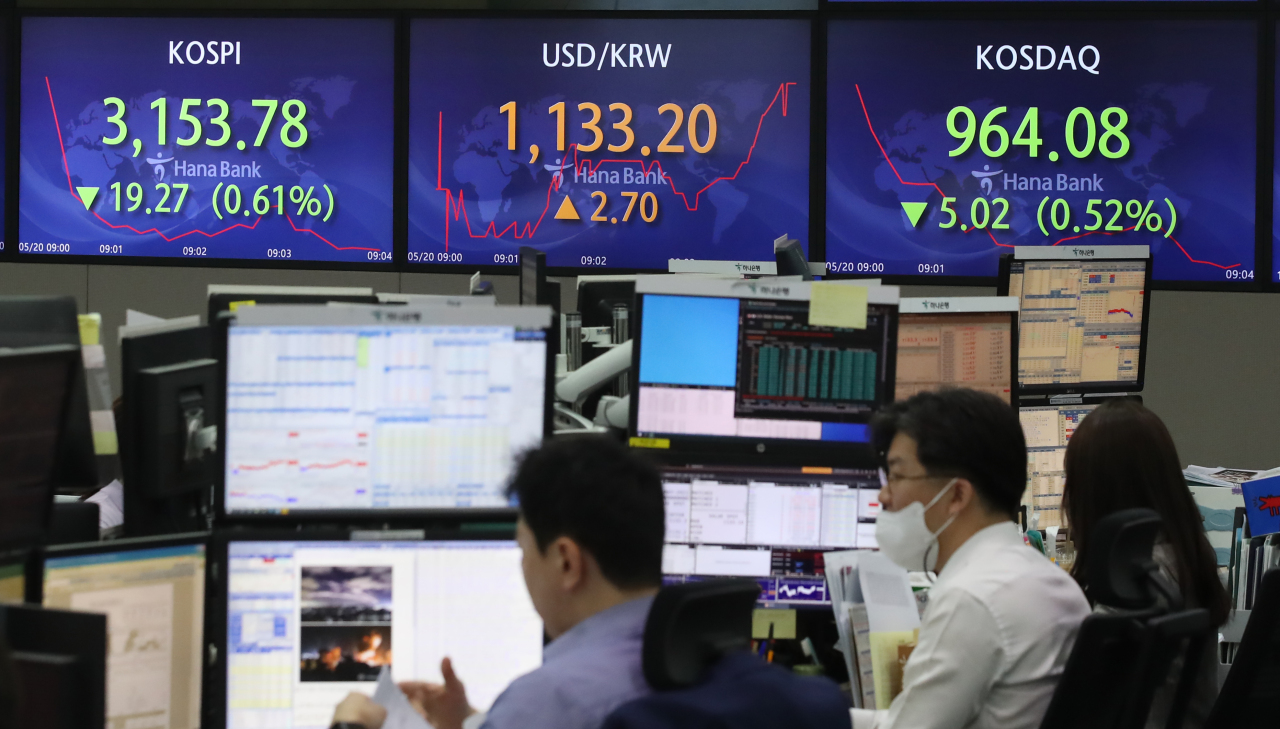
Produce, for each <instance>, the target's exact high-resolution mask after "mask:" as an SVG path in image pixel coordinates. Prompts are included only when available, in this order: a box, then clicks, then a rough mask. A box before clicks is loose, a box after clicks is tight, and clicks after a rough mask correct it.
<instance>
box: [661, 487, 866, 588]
mask: <svg viewBox="0 0 1280 729" xmlns="http://www.w3.org/2000/svg"><path fill="white" fill-rule="evenodd" d="M662 489H663V493H664V496H665V502H666V515H667V516H666V519H667V529H666V546H665V547H664V549H663V552H662V571H663V574H664V575H665V579H666V581H667V582H680V581H684V580H697V579H705V578H708V577H754V578H756V579H757V580H759V581H760V585H761V599H762V600H763V601H766V602H778V603H788V602H790V603H796V604H801V605H804V604H819V605H820V604H826V603H828V602H829V601H828V598H827V593H826V586H825V585H824V583H823V574H824V567H823V557H822V554H823V552H829V551H832V550H841V549H871V548H875V547H876V537H875V519H876V516H877V515H878V514H879V513H880V503H879V493H880V480H879V476H878V474H877V472H876V471H875V470H872V469H861V470H854V469H839V468H822V467H810V468H801V467H787V468H767V467H759V468H746V467H734V466H694V467H671V468H666V469H664V470H663V473H662Z"/></svg>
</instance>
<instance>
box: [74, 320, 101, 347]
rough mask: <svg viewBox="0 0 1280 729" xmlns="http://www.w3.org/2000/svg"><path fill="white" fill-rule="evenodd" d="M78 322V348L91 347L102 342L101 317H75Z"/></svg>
mask: <svg viewBox="0 0 1280 729" xmlns="http://www.w3.org/2000/svg"><path fill="white" fill-rule="evenodd" d="M76 318H77V319H78V320H79V322H80V346H82V347H92V346H93V345H95V344H100V343H101V341H102V338H101V331H102V315H101V314H81V315H80V316H78V317H76Z"/></svg>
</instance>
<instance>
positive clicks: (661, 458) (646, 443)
mask: <svg viewBox="0 0 1280 729" xmlns="http://www.w3.org/2000/svg"><path fill="white" fill-rule="evenodd" d="M667 278H668V277H649V278H648V279H647V281H648V283H649V284H650V285H649V286H646V279H641V280H638V281H637V283H636V286H637V288H636V297H635V304H634V307H633V310H632V313H631V328H632V346H631V368H630V372H629V375H628V378H629V385H630V391H631V393H632V394H633V403H632V406H631V407H630V408H629V413H628V424H627V435H628V437H629V440H630V443H631V446H632V447H633V448H636V447H639V448H645V449H649V450H650V451H651V455H652V457H653V458H654V459H655V460H656V461H657V462H659V463H661V464H664V465H673V466H674V465H678V464H681V463H685V464H688V463H700V462H709V463H714V462H717V461H719V462H723V461H724V460H725V459H727V458H730V459H733V460H734V461H735V462H737V463H740V464H742V465H759V466H768V465H779V466H791V465H795V464H797V463H802V464H808V465H811V466H819V467H831V468H875V467H876V466H877V465H878V464H879V457H878V455H877V454H876V452H875V447H874V445H873V444H872V443H870V442H867V443H857V442H848V441H822V440H793V439H786V438H741V437H737V436H721V435H684V434H675V433H672V434H661V435H654V436H640V435H639V433H638V428H637V426H638V421H639V412H640V407H639V394H640V352H641V350H642V348H643V342H644V331H643V330H644V327H643V325H642V322H643V320H644V298H645V296H647V295H660V296H665V295H670V296H701V297H710V298H738V299H744V298H756V297H752V296H743V295H741V294H742V293H743V292H744V291H751V290H752V289H754V287H755V286H757V285H768V281H767V280H757V281H733V280H725V279H688V280H685V279H681V278H680V277H674V276H672V277H670V278H672V279H673V280H672V281H667V280H665V279H667ZM784 285H791V284H790V282H788V284H784ZM800 285H803V286H806V287H807V286H808V285H809V284H807V283H803V284H800ZM734 288H740V289H741V290H740V291H738V292H737V294H739V295H733V293H734V292H732V291H731V290H732V289H734ZM868 288H871V289H876V288H880V289H884V288H892V289H893V290H894V291H895V292H896V287H868ZM645 289H656V290H645ZM668 289H669V290H668ZM885 293H886V294H887V293H888V292H885ZM881 295H882V296H883V295H884V294H881ZM806 298H807V296H806ZM876 299H877V296H876V295H871V296H869V300H870V303H872V304H879V305H883V306H888V307H890V314H889V322H888V324H887V328H888V332H887V334H888V337H889V341H890V346H889V355H888V356H887V357H886V367H887V370H886V375H887V376H886V378H885V399H884V401H883V402H878V403H876V405H875V407H874V409H873V412H874V411H875V410H879V409H882V408H884V407H886V406H887V405H889V404H890V403H892V402H893V392H894V385H895V378H896V375H897V365H898V362H897V359H898V347H897V341H898V339H897V338H898V297H897V296H896V295H894V296H892V299H893V301H892V303H882V301H877V300H876ZM766 300H767V299H766ZM868 421H870V417H868Z"/></svg>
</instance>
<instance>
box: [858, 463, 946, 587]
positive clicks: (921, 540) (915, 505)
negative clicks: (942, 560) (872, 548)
mask: <svg viewBox="0 0 1280 729" xmlns="http://www.w3.org/2000/svg"><path fill="white" fill-rule="evenodd" d="M957 480H959V479H954V478H953V479H951V480H950V481H949V482H947V485H946V486H945V487H944V488H943V489H942V490H941V491H939V492H938V495H937V496H935V497H933V500H932V501H930V502H929V503H928V504H922V503H920V502H919V501H913V502H911V503H910V504H907V505H906V506H904V507H902V508H901V509H898V510H897V511H881V512H880V514H879V515H878V516H877V517H876V542H877V543H878V544H879V546H880V551H881V552H883V553H884V556H886V557H888V558H889V559H890V560H892V561H893V562H894V563H895V564H897V565H898V566H899V567H902V568H903V569H905V570H924V571H925V572H933V570H934V567H936V566H937V565H938V550H937V548H936V547H937V544H938V535H939V534H941V533H942V532H944V531H946V529H947V527H949V526H951V522H953V521H955V520H956V516H958V514H953V515H952V516H951V518H950V519H947V521H946V523H945V524H943V525H942V528H941V529H939V530H938V531H936V532H931V531H929V526H928V525H927V524H925V521H924V513H925V512H926V511H928V510H929V509H932V508H933V505H934V504H936V503H938V501H939V500H940V499H941V498H942V497H943V495H944V494H946V493H947V492H948V491H950V490H951V487H952V486H954V485H955V483H956V481H957Z"/></svg>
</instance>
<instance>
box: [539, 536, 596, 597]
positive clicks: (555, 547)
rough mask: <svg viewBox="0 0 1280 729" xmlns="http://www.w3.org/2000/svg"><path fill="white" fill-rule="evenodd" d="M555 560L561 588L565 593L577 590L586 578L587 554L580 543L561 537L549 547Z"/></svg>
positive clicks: (548, 549)
mask: <svg viewBox="0 0 1280 729" xmlns="http://www.w3.org/2000/svg"><path fill="white" fill-rule="evenodd" d="M547 551H548V552H549V553H551V554H552V555H553V557H554V559H555V568H556V573H557V577H558V580H559V582H560V588H561V589H562V590H564V591H565V592H572V591H573V590H575V589H577V588H578V587H579V586H580V585H581V584H582V582H583V580H584V579H585V578H586V570H587V565H586V554H585V553H584V552H583V551H582V547H580V546H578V543H577V542H575V541H573V540H572V539H570V538H568V537H559V538H558V539H556V540H555V541H554V542H552V543H551V544H550V545H548V547H547Z"/></svg>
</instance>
